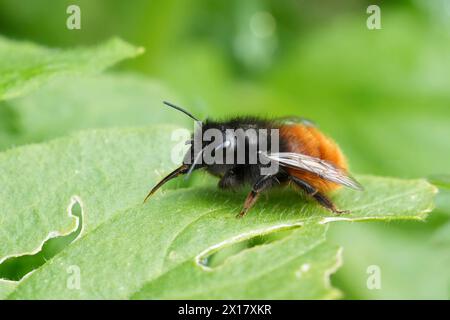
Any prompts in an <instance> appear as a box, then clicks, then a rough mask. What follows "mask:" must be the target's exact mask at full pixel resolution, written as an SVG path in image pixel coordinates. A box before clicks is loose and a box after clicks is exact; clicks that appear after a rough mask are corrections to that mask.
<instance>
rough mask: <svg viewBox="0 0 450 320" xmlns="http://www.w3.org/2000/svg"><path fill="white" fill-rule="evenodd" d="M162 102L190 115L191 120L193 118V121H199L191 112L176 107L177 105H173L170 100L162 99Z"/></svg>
mask: <svg viewBox="0 0 450 320" xmlns="http://www.w3.org/2000/svg"><path fill="white" fill-rule="evenodd" d="M163 103H164V104H165V105H166V106H169V107H171V108H174V109H175V110H178V111H181V112H183V113H184V114H185V115H187V116H188V117H190V118H191V119H193V120H195V121H198V122H201V121H200V120H198V119H197V118H196V117H194V116H193V115H192V114H191V113H189V112H187V111H186V110H184V109H183V108H181V107H178V106H176V105H174V104H173V103H170V102H167V101H163Z"/></svg>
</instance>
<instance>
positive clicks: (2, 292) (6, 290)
mask: <svg viewBox="0 0 450 320" xmlns="http://www.w3.org/2000/svg"><path fill="white" fill-rule="evenodd" d="M16 287H17V282H14V281H4V280H0V300H3V299H5V298H6V297H7V296H8V295H9V294H10V293H11V292H13V291H14V289H15V288H16Z"/></svg>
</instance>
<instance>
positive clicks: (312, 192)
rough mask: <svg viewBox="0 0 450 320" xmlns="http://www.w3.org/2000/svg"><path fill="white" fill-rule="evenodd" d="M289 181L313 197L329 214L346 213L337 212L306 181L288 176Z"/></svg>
mask: <svg viewBox="0 0 450 320" xmlns="http://www.w3.org/2000/svg"><path fill="white" fill-rule="evenodd" d="M289 179H290V180H291V181H292V182H294V183H295V185H297V186H298V187H300V188H301V189H303V190H304V191H305V192H306V193H307V194H308V195H309V196H310V197H313V198H314V199H315V200H316V201H317V202H318V203H319V204H320V205H321V206H322V207H324V208H325V209H327V210H330V211H331V212H333V213H335V214H338V215H339V214H342V213H348V212H349V211H347V210H339V209H337V208H336V206H335V205H334V203H333V202H332V201H331V200H330V199H329V198H328V197H327V196H326V195H324V194H323V193H321V192H319V190H317V189H316V188H314V187H313V186H312V185H310V184H309V183H307V182H306V181H304V180H302V179H299V178H297V177H294V176H289Z"/></svg>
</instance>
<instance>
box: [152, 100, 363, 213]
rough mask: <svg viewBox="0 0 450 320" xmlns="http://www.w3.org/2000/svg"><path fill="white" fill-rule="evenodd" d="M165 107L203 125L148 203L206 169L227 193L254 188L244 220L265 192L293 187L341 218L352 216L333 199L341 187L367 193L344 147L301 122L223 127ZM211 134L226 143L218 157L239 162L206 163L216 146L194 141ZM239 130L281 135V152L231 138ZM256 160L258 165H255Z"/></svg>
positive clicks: (249, 120)
mask: <svg viewBox="0 0 450 320" xmlns="http://www.w3.org/2000/svg"><path fill="white" fill-rule="evenodd" d="M164 104H166V105H168V106H170V107H172V108H174V109H177V110H179V111H181V112H183V113H185V114H186V115H188V116H189V117H191V118H192V119H194V120H195V121H196V122H197V123H200V124H201V125H200V127H199V128H198V129H196V131H197V132H195V134H194V135H193V138H192V140H190V141H188V142H187V143H188V144H191V147H190V148H189V151H188V152H187V154H186V156H185V157H184V160H183V164H182V165H181V166H180V167H179V168H177V169H175V170H174V171H173V172H171V173H170V174H169V175H168V176H166V177H165V178H164V179H162V180H161V181H160V182H159V183H158V184H157V185H156V186H155V187H154V188H153V189H152V190H151V191H150V193H149V194H148V195H147V197H146V198H145V200H144V201H146V200H147V199H148V198H149V197H150V196H151V195H152V194H153V193H155V191H156V190H158V189H159V188H160V187H161V186H162V185H163V184H165V183H166V182H168V181H169V180H171V179H173V178H175V177H177V176H179V175H183V174H187V175H189V174H190V173H191V172H192V171H194V170H197V169H200V168H205V169H206V171H207V172H209V173H211V174H213V175H215V176H218V177H219V178H220V180H219V188H221V189H233V188H236V187H239V186H242V185H248V184H249V185H251V186H252V189H251V191H250V192H249V194H248V196H247V198H246V199H245V202H244V206H243V208H242V210H241V212H240V213H239V214H238V217H243V216H244V215H245V214H246V213H247V212H248V210H249V209H250V208H251V207H252V206H253V205H254V203H255V202H256V200H257V199H258V196H259V195H260V194H261V192H263V191H267V190H269V189H271V188H273V187H274V186H278V185H280V184H291V185H294V186H296V187H298V188H300V189H301V190H303V191H304V192H305V193H306V194H307V195H309V196H310V197H312V198H313V199H315V200H316V201H317V202H318V203H319V204H320V205H322V206H323V207H325V208H326V209H328V210H330V211H332V212H333V213H335V214H341V213H344V212H347V211H345V210H339V209H337V208H336V206H335V205H334V204H333V202H332V201H331V200H330V199H329V198H328V197H327V195H326V194H327V193H328V192H330V191H332V190H335V189H338V188H339V187H340V186H346V187H349V188H352V189H356V190H363V188H362V186H361V185H360V184H359V183H358V182H357V181H356V180H355V179H354V178H352V177H351V176H350V175H349V174H348V167H347V161H346V159H345V157H344V155H343V154H342V152H341V150H340V149H339V147H338V145H337V144H336V143H335V142H334V141H333V140H331V139H330V138H328V137H327V136H325V135H324V134H323V133H322V132H320V131H319V130H318V129H317V128H316V127H315V126H314V124H313V123H312V122H310V121H308V120H305V119H303V118H297V117H291V118H280V119H261V118H257V117H237V118H232V119H230V120H228V121H223V122H219V121H214V120H210V119H207V120H205V121H204V122H201V121H199V120H198V119H197V118H195V117H194V116H193V115H192V114H190V113H189V112H187V111H186V110H184V109H182V108H180V107H178V106H175V105H173V104H171V103H168V102H164ZM211 129H214V130H216V131H219V132H220V133H221V138H222V139H221V142H218V143H216V145H215V146H214V148H212V155H213V156H214V155H215V153H217V154H218V151H219V150H220V151H226V152H228V153H231V155H232V156H231V158H232V159H233V160H234V161H232V162H231V163H229V162H224V161H217V162H213V163H211V162H210V163H209V164H208V163H207V162H205V161H202V160H203V157H204V156H205V154H204V153H205V150H206V149H207V148H208V145H210V144H211V143H210V142H207V141H203V139H202V140H201V141H196V139H197V138H194V137H203V136H204V133H206V132H207V131H208V130H211ZM239 129H242V131H244V132H245V131H246V130H249V129H253V130H256V131H258V130H260V131H262V130H264V132H269V133H268V134H267V136H270V132H272V131H273V129H276V130H277V133H278V141H277V142H278V146H277V149H278V150H274V149H275V148H274V144H273V142H270V141H272V140H271V139H267V141H269V142H267V141H266V142H265V143H262V141H261V136H256V137H255V138H252V137H248V136H245V137H244V139H237V138H236V136H230V134H229V132H230V130H231V131H232V132H236V131H238V130H239ZM269 138H270V137H269ZM195 143H199V145H200V147H199V148H197V149H198V150H197V151H196V150H195V149H196V148H194V144H195ZM262 147H264V148H262ZM210 149H211V148H210ZM239 150H245V157H244V158H243V160H241V161H240V162H239V161H236V160H237V157H238V155H237V152H238V151H239ZM222 154H223V153H222ZM252 156H253V157H252ZM255 158H256V159H257V161H250V159H255ZM263 160H264V161H263ZM271 164H276V165H277V166H276V168H277V169H276V170H275V171H274V172H272V173H270V174H267V173H266V174H264V173H263V170H262V168H267V167H268V166H269V165H271Z"/></svg>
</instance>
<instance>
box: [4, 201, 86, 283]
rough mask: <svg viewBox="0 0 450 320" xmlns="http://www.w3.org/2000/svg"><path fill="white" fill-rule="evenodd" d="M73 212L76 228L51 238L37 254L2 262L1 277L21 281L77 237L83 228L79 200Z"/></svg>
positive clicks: (73, 206) (73, 207)
mask: <svg viewBox="0 0 450 320" xmlns="http://www.w3.org/2000/svg"><path fill="white" fill-rule="evenodd" d="M71 214H72V215H73V216H74V217H76V218H77V219H78V224H77V228H76V230H74V231H72V232H71V233H69V234H67V235H64V236H59V237H54V238H50V239H49V240H47V241H46V242H44V244H43V245H42V249H41V250H40V251H39V252H37V253H35V254H30V255H21V256H18V257H11V258H8V259H6V260H5V261H3V262H2V263H1V264H0V279H3V280H10V281H20V280H21V279H22V278H23V277H24V276H26V275H27V274H29V273H30V272H32V271H33V270H36V269H37V268H39V267H40V266H42V265H43V264H44V263H46V262H47V261H48V260H49V259H51V258H52V257H54V256H55V255H56V254H58V253H59V252H60V251H61V250H63V249H64V248H65V247H66V246H68V245H69V244H70V243H71V242H73V241H74V240H75V239H77V237H78V236H79V235H80V233H81V230H82V228H83V215H82V208H81V205H80V203H79V202H78V201H75V202H74V204H73V205H72V212H71Z"/></svg>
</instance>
